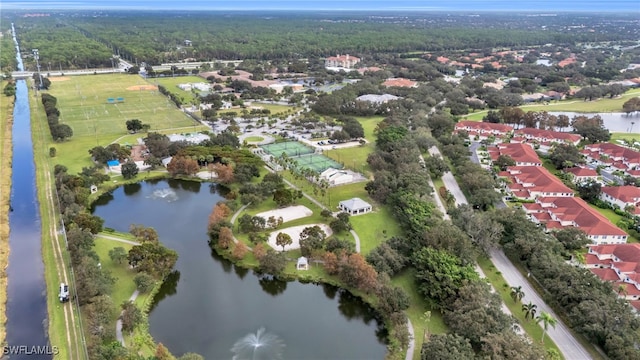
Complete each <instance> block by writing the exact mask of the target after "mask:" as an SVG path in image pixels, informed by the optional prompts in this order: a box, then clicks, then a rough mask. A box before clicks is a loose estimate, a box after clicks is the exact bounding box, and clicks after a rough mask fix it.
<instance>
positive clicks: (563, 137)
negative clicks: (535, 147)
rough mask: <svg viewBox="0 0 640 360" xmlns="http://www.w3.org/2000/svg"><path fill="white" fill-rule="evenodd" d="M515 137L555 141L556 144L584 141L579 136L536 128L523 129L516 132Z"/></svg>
mask: <svg viewBox="0 0 640 360" xmlns="http://www.w3.org/2000/svg"><path fill="white" fill-rule="evenodd" d="M515 135H522V136H524V137H527V138H531V139H536V140H540V141H555V142H569V143H578V142H580V140H582V136H580V135H578V134H571V133H566V132H559V131H551V130H542V129H534V128H523V129H518V130H516V131H515Z"/></svg>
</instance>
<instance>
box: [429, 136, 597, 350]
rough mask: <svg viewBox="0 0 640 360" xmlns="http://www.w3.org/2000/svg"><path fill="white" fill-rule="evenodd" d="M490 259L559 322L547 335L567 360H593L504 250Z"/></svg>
mask: <svg viewBox="0 0 640 360" xmlns="http://www.w3.org/2000/svg"><path fill="white" fill-rule="evenodd" d="M429 153H431V154H438V155H440V151H439V150H438V148H436V147H432V148H431V149H429ZM447 174H448V175H449V176H448V177H447V179H445V176H444V175H443V177H442V180H443V182H444V186H445V187H446V188H447V189H448V190H449V191H450V192H451V194H453V196H454V197H455V198H456V205H458V204H468V202H467V199H466V197H465V196H464V194H463V193H462V191H461V190H460V187H459V186H458V182H457V181H456V179H455V178H454V177H453V175H452V174H451V173H450V172H448V173H447ZM447 174H445V175H447ZM490 258H491V262H493V265H494V266H495V267H496V269H497V270H498V271H500V272H501V273H502V277H503V278H504V280H505V281H506V283H507V284H508V285H509V286H522V289H523V291H524V293H525V295H524V297H523V298H522V300H523V303H525V302H529V301H531V302H532V303H534V304H536V305H538V309H539V310H540V311H545V312H547V313H549V314H550V315H551V316H553V317H554V318H555V319H556V320H557V321H558V323H557V325H556V327H555V328H553V327H551V328H549V330H548V331H547V334H548V336H549V338H550V339H551V340H553V342H554V343H555V344H556V345H557V346H558V349H559V350H560V352H561V353H562V356H563V357H564V358H565V359H593V357H592V356H591V354H589V352H588V351H587V350H586V349H585V348H584V347H583V346H582V344H580V343H579V342H578V341H577V340H576V338H575V337H574V336H573V334H571V332H570V331H569V328H568V327H567V325H566V324H565V323H564V322H563V321H562V319H561V318H560V317H558V316H557V315H556V314H555V313H554V312H553V310H551V307H549V306H548V305H547V304H546V303H545V302H544V300H542V297H541V296H540V295H538V293H537V292H536V291H535V289H534V288H533V287H532V286H531V284H530V283H529V281H528V280H527V279H525V278H524V276H522V274H520V271H518V269H517V268H516V267H515V266H514V265H513V264H512V263H511V261H509V259H507V257H506V256H505V255H504V252H503V251H502V250H499V249H493V250H491V251H490Z"/></svg>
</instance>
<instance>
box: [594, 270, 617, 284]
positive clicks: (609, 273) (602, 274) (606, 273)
mask: <svg viewBox="0 0 640 360" xmlns="http://www.w3.org/2000/svg"><path fill="white" fill-rule="evenodd" d="M589 270H590V271H591V272H592V273H594V274H595V275H596V276H597V277H599V278H600V279H601V280H603V281H618V280H620V277H619V276H618V274H616V272H615V271H613V270H611V269H608V268H607V269H598V268H595V269H589Z"/></svg>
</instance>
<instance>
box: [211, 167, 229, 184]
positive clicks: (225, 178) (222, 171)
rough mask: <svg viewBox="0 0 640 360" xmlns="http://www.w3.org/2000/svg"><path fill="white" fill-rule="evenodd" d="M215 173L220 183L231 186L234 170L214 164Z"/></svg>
mask: <svg viewBox="0 0 640 360" xmlns="http://www.w3.org/2000/svg"><path fill="white" fill-rule="evenodd" d="M213 171H214V172H215V173H216V174H217V175H218V178H217V179H218V182H219V183H221V184H229V183H231V182H232V181H233V168H232V167H231V166H229V165H224V164H213Z"/></svg>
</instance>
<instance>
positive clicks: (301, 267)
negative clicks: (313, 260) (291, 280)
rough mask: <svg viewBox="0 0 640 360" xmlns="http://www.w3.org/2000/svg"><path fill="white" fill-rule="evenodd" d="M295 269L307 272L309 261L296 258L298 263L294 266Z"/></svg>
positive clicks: (302, 257) (301, 257)
mask: <svg viewBox="0 0 640 360" xmlns="http://www.w3.org/2000/svg"><path fill="white" fill-rule="evenodd" d="M296 269H297V270H309V260H308V259H307V258H306V257H304V256H300V257H299V258H298V263H297V264H296Z"/></svg>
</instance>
